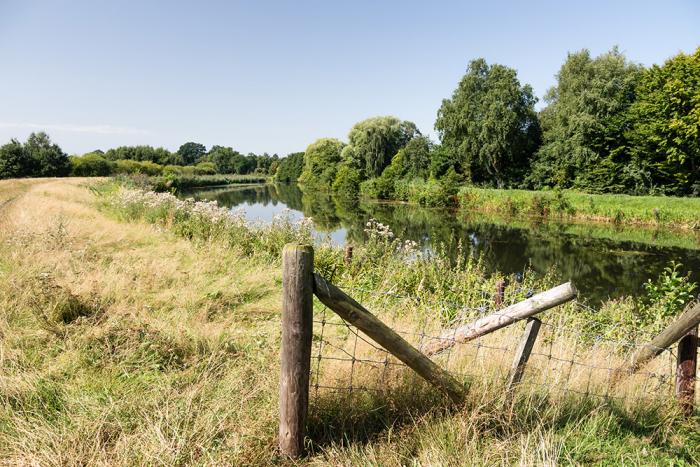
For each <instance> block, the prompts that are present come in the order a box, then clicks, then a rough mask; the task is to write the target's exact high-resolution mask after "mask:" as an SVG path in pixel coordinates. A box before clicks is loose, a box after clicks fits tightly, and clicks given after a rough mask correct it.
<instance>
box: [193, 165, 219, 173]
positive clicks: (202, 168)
mask: <svg viewBox="0 0 700 467" xmlns="http://www.w3.org/2000/svg"><path fill="white" fill-rule="evenodd" d="M194 174H195V175H215V174H216V166H215V165H214V163H213V162H200V163H199V164H197V165H195V166H194Z"/></svg>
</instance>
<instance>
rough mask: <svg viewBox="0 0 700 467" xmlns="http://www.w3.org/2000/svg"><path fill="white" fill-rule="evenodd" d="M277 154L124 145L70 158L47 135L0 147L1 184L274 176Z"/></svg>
mask: <svg viewBox="0 0 700 467" xmlns="http://www.w3.org/2000/svg"><path fill="white" fill-rule="evenodd" d="M279 161H280V158H279V156H278V155H277V154H273V155H269V154H267V153H264V154H260V155H258V154H253V153H249V154H245V155H244V154H241V153H240V152H238V151H236V150H234V149H232V148H230V147H227V146H216V145H215V146H212V147H211V148H210V149H209V150H207V148H206V146H204V145H203V144H200V143H195V142H187V143H184V144H183V145H181V146H180V148H179V149H178V150H177V151H175V152H171V151H169V150H167V149H165V148H162V147H158V148H154V147H152V146H145V145H144V146H120V147H117V148H113V149H109V150H107V151H102V150H95V151H91V152H89V153H86V154H83V155H82V156H68V155H67V154H66V153H65V152H63V150H62V149H61V148H60V146H58V145H57V144H55V143H53V142H52V141H51V138H50V137H49V136H48V135H47V134H46V133H44V132H38V133H32V134H31V135H30V136H29V138H27V141H26V142H24V143H22V142H20V141H17V140H15V139H13V140H12V141H10V142H9V143H7V144H5V145H3V146H0V179H2V178H20V177H63V176H67V175H75V176H83V177H91V176H107V175H114V174H145V175H166V176H167V175H174V176H176V175H214V174H241V175H247V174H256V175H268V174H270V175H274V173H275V172H276V171H277V166H278V165H279Z"/></svg>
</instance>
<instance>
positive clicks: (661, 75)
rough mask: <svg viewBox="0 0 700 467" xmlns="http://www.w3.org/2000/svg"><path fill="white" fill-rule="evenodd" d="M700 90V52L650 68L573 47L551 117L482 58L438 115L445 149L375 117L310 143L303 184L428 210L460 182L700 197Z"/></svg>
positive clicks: (512, 78)
mask: <svg viewBox="0 0 700 467" xmlns="http://www.w3.org/2000/svg"><path fill="white" fill-rule="evenodd" d="M698 96H700V49H698V50H696V51H695V52H694V53H692V54H683V53H681V54H678V55H677V56H675V57H673V58H671V59H669V60H668V61H666V62H665V63H664V64H663V65H654V66H652V67H650V68H643V67H641V66H639V65H637V64H634V63H631V62H630V61H629V60H627V58H626V57H625V56H624V55H623V54H622V53H621V52H619V51H618V50H617V49H613V50H611V51H610V52H607V53H605V54H602V55H600V56H598V57H592V56H591V55H590V53H589V52H588V51H586V50H583V51H580V52H576V53H571V54H569V55H568V56H567V58H566V61H565V63H564V64H563V65H562V67H561V69H560V70H559V73H558V74H557V84H556V85H555V86H554V87H553V88H552V89H550V90H549V91H548V93H547V95H546V96H545V101H546V103H547V105H546V107H545V108H544V109H543V110H542V111H540V112H539V113H537V112H535V110H534V109H535V107H534V106H535V103H536V101H537V99H536V98H535V97H534V96H533V93H532V89H531V88H530V86H529V85H522V84H521V83H520V82H519V80H518V78H517V73H516V71H515V70H513V69H511V68H508V67H506V66H503V65H499V64H494V65H489V64H488V63H486V62H485V61H484V60H483V59H477V60H474V61H472V62H470V64H469V66H468V68H467V72H466V74H465V75H464V77H463V78H462V80H461V81H460V82H459V84H458V86H457V89H456V90H455V91H454V93H453V95H452V96H451V97H450V98H448V99H445V100H443V102H442V105H441V106H440V109H439V110H438V115H437V119H436V122H435V128H436V130H437V131H438V134H439V136H440V144H434V143H432V142H431V141H430V140H428V139H427V138H425V137H424V136H423V135H421V133H420V131H419V130H418V129H417V128H416V126H415V125H414V124H413V123H411V122H408V121H402V120H400V119H398V118H396V117H391V116H387V117H374V118H370V119H367V120H363V121H361V122H359V123H357V124H356V125H355V126H353V127H352V129H351V130H350V132H349V134H348V142H347V144H345V143H343V142H341V141H339V140H329V139H327V138H326V139H320V140H319V141H317V142H316V143H313V144H312V145H310V146H309V148H308V149H307V151H306V153H305V156H304V157H305V162H304V164H305V165H304V170H303V171H302V173H301V175H300V177H299V182H300V183H303V184H306V185H310V186H313V189H325V190H329V191H330V190H332V191H334V192H336V193H338V194H340V195H342V196H345V197H357V196H358V195H362V196H368V197H374V198H380V199H401V200H407V201H417V202H420V203H422V204H426V205H450V204H454V203H455V202H456V200H455V199H454V198H453V196H454V194H455V193H456V189H457V188H456V187H457V186H458V185H468V186H477V187H495V188H520V189H537V190H541V189H547V188H560V189H571V190H574V191H580V192H587V193H617V194H631V195H674V196H697V195H698V194H700V179H699V178H698V174H699V173H700V170H699V168H700V159H698V154H700V147H699V146H698V142H697V139H698V138H697V134H698V128H700V120H699V119H698V115H700V98H699V97H698ZM331 143H332V144H331Z"/></svg>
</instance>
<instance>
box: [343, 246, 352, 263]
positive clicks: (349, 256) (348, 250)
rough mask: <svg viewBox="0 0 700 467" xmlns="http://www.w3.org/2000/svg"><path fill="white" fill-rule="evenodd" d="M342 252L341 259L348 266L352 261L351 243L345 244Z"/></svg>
mask: <svg viewBox="0 0 700 467" xmlns="http://www.w3.org/2000/svg"><path fill="white" fill-rule="evenodd" d="M344 253H345V254H344V256H343V261H344V262H345V265H346V266H350V264H351V263H352V245H345V251H344Z"/></svg>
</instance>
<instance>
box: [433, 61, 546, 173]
mask: <svg viewBox="0 0 700 467" xmlns="http://www.w3.org/2000/svg"><path fill="white" fill-rule="evenodd" d="M536 102H537V98H536V97H535V96H534V95H533V92H532V88H531V87H530V86H529V85H524V86H523V85H521V84H520V81H519V80H518V77H517V72H516V71H515V70H514V69H512V68H508V67H506V66H503V65H498V64H495V65H488V64H487V63H486V61H485V60H484V59H482V58H479V59H477V60H472V61H471V62H470V63H469V66H468V67H467V72H466V74H465V75H464V77H462V80H461V81H460V82H459V85H458V86H457V89H455V91H454V93H453V94H452V98H450V99H444V100H443V101H442V106H441V107H440V109H439V110H438V116H437V120H436V122H435V129H436V130H437V131H438V132H439V134H440V138H441V141H442V149H443V150H444V151H446V153H447V154H450V155H451V157H453V158H454V159H455V165H456V166H457V167H459V168H460V170H461V171H462V172H463V173H464V174H465V175H466V176H467V177H468V178H469V179H470V180H471V181H473V182H481V183H489V184H495V185H498V186H503V185H511V184H514V183H517V182H518V181H520V180H521V179H522V178H523V177H524V174H525V171H526V170H527V167H528V163H529V159H530V157H531V156H532V154H533V152H534V151H535V150H536V149H537V146H538V144H539V138H540V129H539V124H538V121H537V114H536V112H535V103H536Z"/></svg>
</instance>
